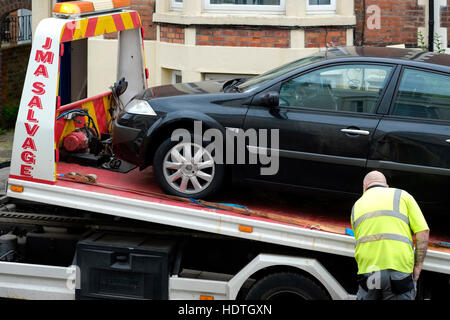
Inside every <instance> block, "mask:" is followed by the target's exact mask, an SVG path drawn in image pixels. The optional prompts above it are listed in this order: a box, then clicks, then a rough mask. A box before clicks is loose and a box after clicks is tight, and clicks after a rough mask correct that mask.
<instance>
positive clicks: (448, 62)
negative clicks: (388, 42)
mask: <svg viewBox="0 0 450 320" xmlns="http://www.w3.org/2000/svg"><path fill="white" fill-rule="evenodd" d="M324 54H325V59H326V60H331V59H339V58H366V59H368V60H376V61H379V60H391V61H392V60H396V61H397V62H398V63H402V64H410V65H411V64H413V65H418V66H419V65H420V66H423V64H424V63H426V64H430V65H436V66H444V67H446V69H447V68H449V69H450V55H449V54H443V53H436V52H429V51H424V50H422V49H417V48H406V49H400V48H388V47H335V48H331V49H328V50H326V52H325V53H324ZM446 71H448V70H446Z"/></svg>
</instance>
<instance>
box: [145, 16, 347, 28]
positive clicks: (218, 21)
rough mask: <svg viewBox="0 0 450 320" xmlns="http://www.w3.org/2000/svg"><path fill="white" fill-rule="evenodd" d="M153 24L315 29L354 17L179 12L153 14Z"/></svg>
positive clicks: (339, 24)
mask: <svg viewBox="0 0 450 320" xmlns="http://www.w3.org/2000/svg"><path fill="white" fill-rule="evenodd" d="M153 22H157V23H168V24H180V25H186V26H190V25H242V26H280V27H315V26H325V25H326V26H354V25H355V24H356V17H355V16H354V15H351V16H343V15H337V14H311V15H306V16H302V17H296V16H295V17H294V16H285V15H272V14H261V13H259V14H246V13H239V14H230V13H227V14H223V13H202V14H200V15H185V14H183V13H180V12H167V13H155V14H154V15H153Z"/></svg>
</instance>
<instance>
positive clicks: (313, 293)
mask: <svg viewBox="0 0 450 320" xmlns="http://www.w3.org/2000/svg"><path fill="white" fill-rule="evenodd" d="M245 299H246V300H271V301H276V300H281V301H284V300H329V299H330V297H329V296H328V294H327V293H326V292H325V291H324V290H323V289H322V288H321V287H320V286H318V285H317V284H316V283H315V282H314V281H313V280H311V279H309V278H307V277H305V276H303V275H301V274H298V273H293V272H280V273H273V274H270V275H268V276H266V277H264V278H262V279H261V280H259V281H257V282H256V283H255V284H254V285H253V286H252V287H251V289H250V290H249V292H248V294H247V296H246V298H245Z"/></svg>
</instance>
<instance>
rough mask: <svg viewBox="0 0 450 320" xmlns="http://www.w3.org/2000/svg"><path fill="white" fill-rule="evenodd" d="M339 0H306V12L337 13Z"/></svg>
mask: <svg viewBox="0 0 450 320" xmlns="http://www.w3.org/2000/svg"><path fill="white" fill-rule="evenodd" d="M336 1H337V0H306V12H307V13H311V14H327V13H336Z"/></svg>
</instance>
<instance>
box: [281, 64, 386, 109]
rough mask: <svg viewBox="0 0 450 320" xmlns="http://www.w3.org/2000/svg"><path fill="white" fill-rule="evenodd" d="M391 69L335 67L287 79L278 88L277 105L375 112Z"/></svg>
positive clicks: (357, 66) (375, 66) (359, 66)
mask: <svg viewBox="0 0 450 320" xmlns="http://www.w3.org/2000/svg"><path fill="white" fill-rule="evenodd" d="M391 70H392V67H391V66H382V65H354V64H352V65H337V66H332V67H328V68H323V69H319V70H315V71H312V72H309V73H306V74H303V75H301V76H299V77H297V78H294V79H291V80H288V81H286V82H284V83H283V84H282V85H281V88H280V106H281V107H294V108H314V109H322V110H334V111H347V112H360V113H375V111H376V110H375V109H376V106H377V102H378V99H379V98H380V95H381V92H382V91H383V88H384V87H385V85H386V81H387V79H388V78H389V74H390V72H391Z"/></svg>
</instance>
